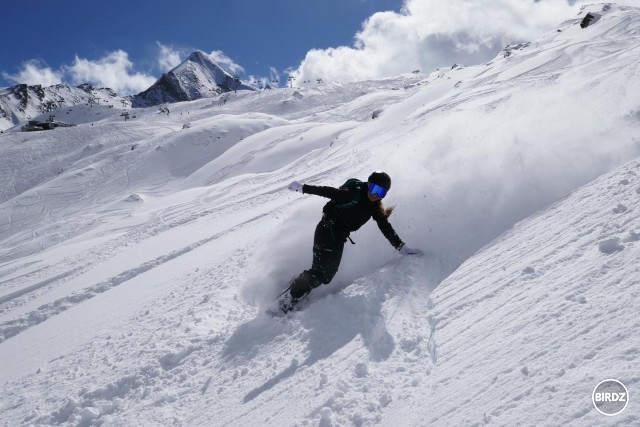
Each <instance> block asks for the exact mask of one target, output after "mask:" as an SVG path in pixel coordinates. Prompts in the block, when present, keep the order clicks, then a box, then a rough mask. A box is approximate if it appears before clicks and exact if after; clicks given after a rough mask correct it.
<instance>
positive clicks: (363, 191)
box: [302, 182, 404, 249]
mask: <svg viewBox="0 0 640 427" xmlns="http://www.w3.org/2000/svg"><path fill="white" fill-rule="evenodd" d="M302 192H303V193H305V194H315V195H316V196H322V197H326V198H328V199H331V200H330V201H329V202H327V204H326V205H324V208H323V209H322V212H323V217H324V218H326V219H328V220H330V221H332V222H333V223H334V229H335V231H337V232H339V233H340V234H342V237H343V238H344V239H345V240H346V238H347V237H348V236H349V233H350V232H352V231H356V230H358V229H359V228H360V227H362V226H363V225H364V224H365V223H366V222H367V221H369V219H370V218H373V220H374V221H375V222H376V223H377V224H378V228H379V229H380V231H381V232H382V234H383V235H384V237H386V238H387V240H388V241H389V243H391V245H392V246H393V247H394V248H396V249H400V248H401V247H402V246H404V242H403V241H402V240H401V239H400V237H398V234H397V233H396V232H395V230H394V229H393V226H392V225H391V224H390V223H389V220H388V219H387V217H386V216H385V215H384V214H383V212H382V209H380V201H379V200H378V201H375V202H372V201H371V200H369V197H367V183H366V182H360V183H359V184H358V185H357V187H356V188H334V187H325V186H315V185H309V184H304V186H303V187H302Z"/></svg>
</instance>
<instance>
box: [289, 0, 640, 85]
mask: <svg viewBox="0 0 640 427" xmlns="http://www.w3.org/2000/svg"><path fill="white" fill-rule="evenodd" d="M636 1H637V0H636ZM623 2H624V0H623ZM586 3H592V2H589V1H587V0H578V1H576V0H536V1H534V0H474V1H467V0H449V1H446V2H445V1H440V0H406V1H405V4H404V6H403V8H402V10H401V11H400V12H379V13H375V14H374V15H372V16H371V17H369V18H368V19H367V20H366V21H365V22H364V23H363V24H362V30H361V31H360V32H358V33H357V34H356V35H355V36H354V44H353V46H339V47H331V48H328V49H314V50H311V51H309V52H308V53H307V55H306V57H305V58H304V60H303V61H302V62H301V64H300V65H299V67H298V69H297V70H296V71H295V72H294V73H293V74H294V75H295V76H296V79H297V81H304V80H314V79H317V78H322V79H324V80H335V81H342V82H346V81H357V80H364V79H369V78H377V77H386V76H391V75H397V74H401V73H407V72H411V71H413V70H416V69H419V70H422V71H424V72H429V71H432V70H434V69H436V68H439V67H445V66H451V65H452V64H454V63H459V64H464V65H474V64H478V63H482V62H485V61H488V60H490V59H491V58H493V57H494V56H495V55H496V54H497V53H498V52H499V51H500V50H501V49H502V48H503V47H505V46H506V45H508V44H512V43H517V42H523V41H530V40H533V39H535V38H537V37H539V36H540V35H541V34H542V33H544V32H545V31H549V30H550V29H552V28H553V26H555V25H557V24H559V23H560V21H562V20H563V19H565V18H566V17H569V16H572V14H575V13H577V12H578V10H579V6H581V5H584V4H586Z"/></svg>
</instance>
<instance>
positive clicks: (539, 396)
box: [0, 6, 640, 427]
mask: <svg viewBox="0 0 640 427" xmlns="http://www.w3.org/2000/svg"><path fill="white" fill-rule="evenodd" d="M593 7H595V8H598V11H599V13H601V14H602V16H601V18H600V19H599V20H598V21H597V22H596V23H594V24H592V25H591V26H590V27H588V28H587V29H585V30H582V29H580V27H579V22H580V20H581V17H580V18H575V19H571V20H569V21H566V22H564V23H563V24H561V25H560V26H559V27H558V29H557V31H556V30H554V31H553V32H550V33H548V34H546V35H544V36H543V37H541V38H540V39H539V40H537V41H535V42H531V43H524V44H521V45H517V46H512V47H508V48H507V49H505V50H504V51H503V52H501V53H500V54H499V55H498V56H497V57H496V58H495V59H494V60H493V61H491V62H490V63H488V64H484V65H478V66H474V67H454V68H452V69H442V70H437V71H436V72H434V73H432V74H431V75H429V76H425V75H421V74H411V75H409V74H408V75H404V76H398V77H393V78H388V79H381V80H376V81H370V82H358V83H352V84H348V85H347V84H345V85H340V84H337V83H325V84H322V85H317V86H314V87H306V88H297V89H281V90H274V91H265V92H263V93H240V92H239V93H233V94H226V95H225V98H224V99H225V100H226V102H221V100H222V98H220V99H203V100H199V101H193V102H188V103H179V104H174V105H172V108H171V115H170V116H169V115H166V114H161V113H159V112H158V111H157V108H149V109H140V110H139V111H137V118H136V119H132V120H130V121H128V122H122V121H120V120H121V118H120V117H119V116H118V115H117V114H118V112H115V111H111V112H109V111H108V110H107V111H106V114H105V111H103V110H100V111H101V115H100V116H97V115H95V114H94V113H93V112H92V111H91V110H89V109H86V110H87V111H84V112H83V110H81V109H79V110H77V111H73V114H74V117H77V118H78V119H80V120H83V122H82V123H83V124H82V125H80V126H77V127H75V128H67V129H57V130H55V131H51V132H41V133H29V134H24V133H17V132H12V131H8V132H6V133H5V134H3V135H2V136H0V158H2V159H3V161H0V175H2V176H3V178H4V177H7V179H6V180H5V179H3V180H2V182H0V337H1V338H0V381H1V382H2V385H3V394H2V396H0V420H1V421H3V422H4V423H3V424H5V425H80V426H91V425H169V424H175V425H234V426H236V425H239V426H245V425H246V426H250V425H297V426H310V425H319V426H323V427H328V426H339V425H355V426H369V425H395V424H398V425H411V426H413V425H529V424H531V423H535V424H540V425H602V424H604V425H613V424H616V425H638V424H639V423H640V413H639V412H638V406H637V404H635V403H636V402H637V400H635V397H634V396H639V395H640V376H639V375H638V374H637V361H638V358H639V356H640V342H639V341H638V338H637V336H636V335H637V334H636V333H635V332H636V331H637V330H638V328H639V327H640V321H638V320H637V319H636V316H635V311H637V310H636V307H638V306H640V301H639V298H640V293H639V292H638V291H637V288H638V284H639V279H638V277H640V274H638V273H639V267H638V265H640V264H639V263H638V261H639V260H640V259H639V258H640V211H639V210H638V208H637V207H638V206H639V203H638V202H639V201H640V162H639V161H638V160H637V159H638V156H639V155H640V152H639V151H638V139H637V135H638V126H639V123H640V120H638V118H639V116H638V110H640V105H638V103H637V99H636V98H634V95H633V94H634V93H638V92H637V91H638V90H640V86H638V83H637V82H638V81H640V78H639V76H640V66H639V65H638V64H639V63H640V61H638V55H639V54H640V53H639V52H638V46H639V45H640V44H638V37H639V34H640V31H639V30H638V24H637V22H638V20H637V17H638V13H639V12H638V10H637V9H634V8H629V9H627V8H617V7H611V8H609V9H607V7H603V6H593ZM601 9H602V10H601ZM584 13H586V12H583V14H584ZM621 83H622V84H621ZM539 104H540V105H541V106H539ZM560 112H562V114H561V115H558V114H559V113H560ZM552 119H553V120H552ZM185 123H189V126H186V127H185V126H184V125H185ZM461 124H463V125H461ZM4 159H6V161H5V160H4ZM380 165H384V167H385V169H387V168H388V170H389V171H390V172H392V173H391V174H392V176H393V177H394V189H393V190H392V192H390V197H389V200H390V201H389V203H390V204H397V205H398V209H397V211H396V212H395V213H394V215H393V216H392V217H391V222H392V223H393V224H394V226H395V227H396V229H397V230H398V232H399V234H400V235H401V237H402V238H403V239H404V240H405V241H406V242H407V244H408V245H409V246H417V247H420V248H422V249H423V250H425V252H426V255H425V256H423V257H400V256H399V255H397V254H396V253H395V252H394V251H393V249H390V248H389V247H388V245H387V243H386V242H385V241H384V239H383V238H382V237H380V235H379V233H378V232H377V229H376V228H375V225H374V226H370V225H369V224H368V225H367V226H365V227H363V229H362V230H361V231H358V232H357V233H355V234H354V235H353V237H354V240H355V241H356V242H357V244H356V245H350V244H347V247H346V248H345V257H344V261H343V266H342V267H341V271H340V273H339V274H338V276H337V277H336V279H335V280H334V282H335V283H331V284H330V285H329V286H322V287H320V288H318V289H316V290H314V292H313V293H312V294H311V295H310V297H309V298H308V301H306V302H305V303H304V304H303V308H302V309H301V310H300V311H297V312H294V313H292V314H289V315H287V316H285V317H283V318H273V317H271V316H269V315H267V314H265V313H264V312H263V309H264V307H262V305H263V303H265V301H246V300H245V299H244V298H243V297H246V292H251V291H255V292H256V293H259V292H258V291H260V292H261V291H262V290H263V289H268V291H269V292H270V291H274V290H276V289H280V288H282V287H283V286H285V283H286V279H285V281H284V282H283V283H280V281H282V280H283V279H282V277H291V275H293V274H295V273H298V272H299V271H301V270H302V269H304V268H307V267H308V263H309V262H310V251H311V240H310V239H311V237H312V236H311V235H312V232H313V231H312V228H313V226H314V225H315V222H316V221H317V219H318V217H319V213H320V210H321V207H322V205H323V203H324V200H319V199H317V198H316V199H314V198H312V197H310V196H303V195H299V194H295V193H291V192H288V191H287V190H286V187H287V185H288V184H289V183H290V182H291V181H292V180H300V181H302V182H307V183H314V184H320V185H336V186H337V185H339V184H341V183H342V182H343V181H344V180H345V179H346V178H348V177H352V176H356V177H363V176H364V177H366V176H367V174H368V173H369V172H370V171H371V170H372V169H374V168H378V167H379V166H380ZM594 179H595V180H594ZM396 182H397V184H395V183H396ZM385 201H386V200H385ZM266 254H268V255H266ZM274 264H275V265H274ZM263 268H264V271H263V270H262V269H263ZM269 268H273V269H274V271H270V270H268V269H269ZM251 280H258V281H260V280H264V283H248V281H251ZM274 281H275V282H276V283H274ZM269 292H267V291H264V295H267V294H269ZM264 295H262V296H264ZM267 297H268V295H267ZM257 299H258V300H259V299H260V298H257ZM611 377H613V378H617V379H619V380H621V381H623V383H624V384H625V385H626V386H627V388H628V389H629V392H630V396H631V399H632V402H631V403H630V405H629V407H628V408H627V409H626V410H625V412H623V413H622V414H621V415H618V416H617V417H613V418H609V417H604V416H602V415H600V414H599V413H597V412H596V410H595V409H594V408H593V405H592V403H591V400H590V399H591V392H592V390H593V388H594V386H595V385H596V384H598V382H600V381H601V380H604V379H606V378H611Z"/></svg>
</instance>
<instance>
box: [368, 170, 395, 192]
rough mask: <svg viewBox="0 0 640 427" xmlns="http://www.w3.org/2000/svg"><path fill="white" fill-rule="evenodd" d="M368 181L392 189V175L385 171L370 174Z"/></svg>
mask: <svg viewBox="0 0 640 427" xmlns="http://www.w3.org/2000/svg"><path fill="white" fill-rule="evenodd" d="M367 181H368V182H370V183H373V184H378V185H379V186H380V187H384V188H386V189H387V191H389V190H390V189H391V177H390V176H389V175H388V174H387V173H385V172H381V171H375V172H374V173H372V174H371V175H369V178H368V179H367Z"/></svg>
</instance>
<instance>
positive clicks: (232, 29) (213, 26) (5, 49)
mask: <svg viewBox="0 0 640 427" xmlns="http://www.w3.org/2000/svg"><path fill="white" fill-rule="evenodd" d="M27 5H28V6H27ZM401 6H402V0H271V1H266V0H265V1H262V0H230V1H213V0H183V1H168V0H154V1H136V0H134V1H121V0H108V1H107V0H105V1H93V0H89V1H87V0H84V1H77V0H71V1H65V2H56V1H43V0H38V1H35V2H33V1H32V2H17V1H10V2H7V3H6V4H4V5H3V7H2V14H3V15H4V16H5V17H9V16H10V17H13V18H12V19H5V20H3V23H2V25H1V26H0V39H2V40H3V41H4V42H3V43H2V48H0V49H1V53H0V72H1V73H4V75H0V86H9V85H12V84H15V83H16V82H15V81H10V80H9V79H7V78H6V77H7V74H8V75H11V76H17V75H19V72H20V71H21V69H22V67H23V64H25V63H26V62H28V61H33V60H36V61H37V62H38V63H39V65H40V67H41V68H45V67H50V68H51V69H52V70H58V69H59V68H60V67H61V66H64V65H69V64H72V63H73V62H74V60H75V56H76V55H77V56H78V57H79V58H83V59H87V60H89V61H97V60H99V59H100V58H103V57H105V56H107V55H108V54H109V53H110V52H113V51H117V50H122V51H124V52H126V53H127V54H128V59H129V61H131V62H132V63H133V67H134V68H133V69H134V70H135V71H139V72H141V73H145V74H149V75H154V76H155V77H159V76H160V74H161V73H162V71H166V70H161V69H160V68H159V66H158V60H157V58H158V54H159V49H160V46H159V44H162V45H164V46H166V47H170V48H172V49H173V50H175V51H177V52H179V53H181V54H182V58H183V59H184V57H185V56H186V54H188V52H190V51H192V50H194V49H201V50H204V51H205V52H211V51H214V50H215V51H222V52H224V54H225V55H226V56H228V57H229V58H230V59H231V60H232V61H233V62H235V63H236V64H238V65H240V66H241V67H243V68H244V71H245V72H244V75H245V76H248V75H255V76H269V75H270V73H271V72H272V68H273V69H275V70H277V71H278V72H284V70H285V69H287V68H296V67H297V66H298V65H299V64H300V62H301V61H302V60H303V59H304V57H305V55H306V53H307V51H309V50H310V49H313V48H328V47H332V46H340V45H351V44H352V43H353V37H354V35H355V34H356V32H357V31H359V30H360V29H361V26H362V23H363V21H365V19H366V18H367V17H369V16H371V15H372V14H374V13H375V12H378V11H383V10H395V11H399V10H400V8H401ZM185 53H186V54H185Z"/></svg>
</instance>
